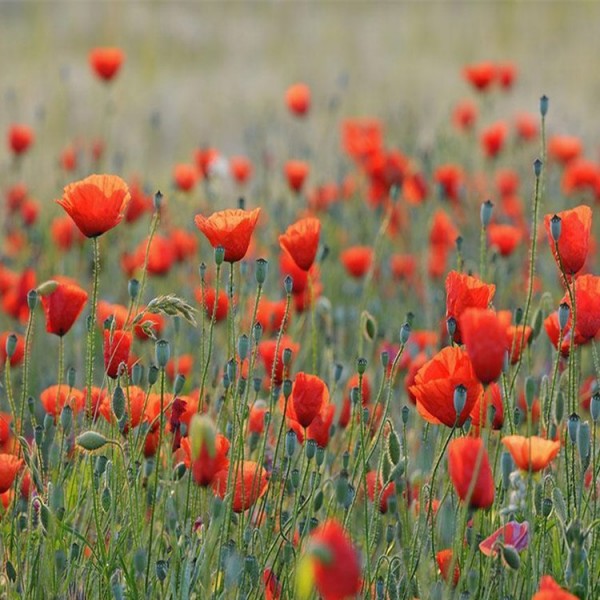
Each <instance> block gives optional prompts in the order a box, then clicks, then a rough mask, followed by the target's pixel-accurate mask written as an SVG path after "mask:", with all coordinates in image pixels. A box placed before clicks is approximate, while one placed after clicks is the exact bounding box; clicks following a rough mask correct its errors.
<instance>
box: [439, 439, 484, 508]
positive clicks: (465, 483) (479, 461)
mask: <svg viewBox="0 0 600 600" xmlns="http://www.w3.org/2000/svg"><path fill="white" fill-rule="evenodd" d="M448 474H449V475H450V479H451V480H452V484H453V485H454V489H455V490H456V493H457V495H458V497H459V498H460V499H461V500H462V501H463V502H467V501H468V502H469V506H470V507H471V508H489V507H490V506H491V505H492V504H493V503H494V492H495V490H494V475H493V474H492V469H491V467H490V462H489V459H488V453H487V450H486V449H485V446H484V444H483V440H482V439H481V438H475V437H462V438H456V439H454V440H452V441H451V442H450V444H449V445H448Z"/></svg>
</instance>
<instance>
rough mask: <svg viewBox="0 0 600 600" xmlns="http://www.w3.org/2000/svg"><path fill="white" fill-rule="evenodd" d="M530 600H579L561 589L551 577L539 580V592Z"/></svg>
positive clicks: (546, 576)
mask: <svg viewBox="0 0 600 600" xmlns="http://www.w3.org/2000/svg"><path fill="white" fill-rule="evenodd" d="M531 600H579V597H578V596H575V595H574V594H570V593H569V592H567V590H565V589H563V588H561V587H560V585H558V583H556V581H554V579H553V578H552V576H551V575H544V576H543V577H542V578H541V579H540V588H539V592H536V593H535V594H534V595H533V597H532V598H531Z"/></svg>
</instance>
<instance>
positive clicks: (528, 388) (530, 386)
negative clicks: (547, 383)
mask: <svg viewBox="0 0 600 600" xmlns="http://www.w3.org/2000/svg"><path fill="white" fill-rule="evenodd" d="M534 400H535V381H534V380H533V377H531V376H529V375H528V376H527V377H526V378H525V402H526V404H527V408H528V409H529V410H530V411H531V407H532V406H533V401H534Z"/></svg>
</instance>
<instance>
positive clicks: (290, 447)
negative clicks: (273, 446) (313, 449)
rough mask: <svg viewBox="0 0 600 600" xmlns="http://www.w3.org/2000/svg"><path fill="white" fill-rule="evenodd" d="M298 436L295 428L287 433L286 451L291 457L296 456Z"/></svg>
mask: <svg viewBox="0 0 600 600" xmlns="http://www.w3.org/2000/svg"><path fill="white" fill-rule="evenodd" d="M297 441H298V438H297V437H296V433H295V432H294V431H293V430H291V429H290V430H289V431H288V432H287V433H286V434H285V452H286V454H287V455H288V456H289V457H290V458H291V457H292V456H294V452H295V451H296V442H297Z"/></svg>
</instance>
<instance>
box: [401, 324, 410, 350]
mask: <svg viewBox="0 0 600 600" xmlns="http://www.w3.org/2000/svg"><path fill="white" fill-rule="evenodd" d="M410 331H411V327H410V325H409V323H408V322H407V323H404V324H403V325H402V327H400V343H401V344H402V345H403V346H404V344H406V343H407V342H408V339H409V338H410Z"/></svg>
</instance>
